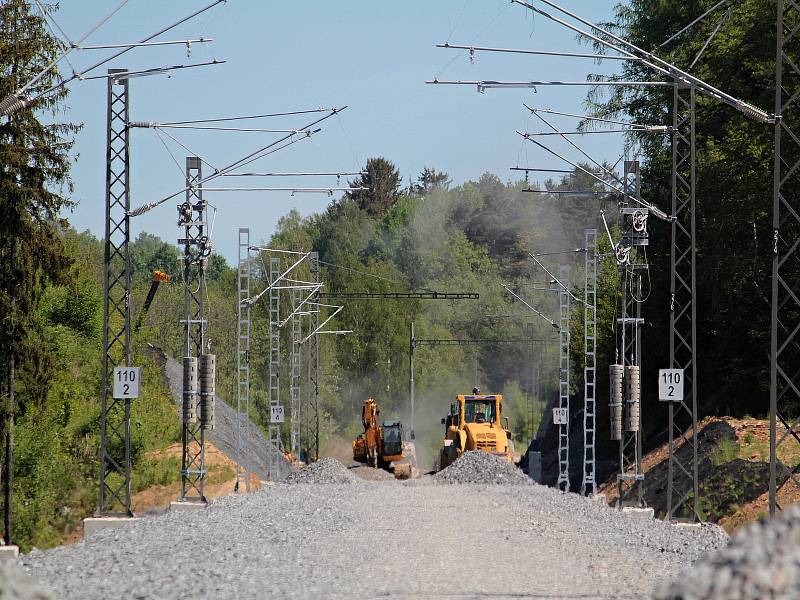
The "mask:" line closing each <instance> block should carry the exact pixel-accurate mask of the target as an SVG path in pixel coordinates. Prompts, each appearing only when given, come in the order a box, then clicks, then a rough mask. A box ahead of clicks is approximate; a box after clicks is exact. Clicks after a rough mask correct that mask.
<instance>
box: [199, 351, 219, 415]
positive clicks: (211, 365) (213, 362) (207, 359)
mask: <svg viewBox="0 0 800 600" xmlns="http://www.w3.org/2000/svg"><path fill="white" fill-rule="evenodd" d="M216 379H217V356H216V354H202V355H200V426H201V427H203V428H205V429H214V397H215V395H216Z"/></svg>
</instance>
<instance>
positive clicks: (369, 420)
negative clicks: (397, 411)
mask: <svg viewBox="0 0 800 600" xmlns="http://www.w3.org/2000/svg"><path fill="white" fill-rule="evenodd" d="M379 414H380V411H379V410H378V405H377V403H376V402H375V400H374V399H373V398H367V399H366V400H365V401H364V408H362V409H361V424H362V425H363V426H364V433H362V434H360V435H359V436H358V437H357V438H356V439H354V440H353V460H355V461H358V462H362V463H367V464H368V465H369V466H371V467H373V468H375V469H377V468H378V457H379V456H380V453H381V445H382V444H381V433H382V432H381V428H380V426H379V425H378V415H379Z"/></svg>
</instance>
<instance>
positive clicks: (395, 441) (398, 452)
mask: <svg viewBox="0 0 800 600" xmlns="http://www.w3.org/2000/svg"><path fill="white" fill-rule="evenodd" d="M402 455H403V424H402V423H401V422H400V421H384V422H383V460H384V461H386V462H391V461H393V460H400V458H402ZM398 456H399V457H400V458H395V457H398Z"/></svg>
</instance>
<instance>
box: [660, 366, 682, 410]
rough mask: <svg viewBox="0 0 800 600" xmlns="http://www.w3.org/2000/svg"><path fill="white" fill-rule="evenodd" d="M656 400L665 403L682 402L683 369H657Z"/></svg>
mask: <svg viewBox="0 0 800 600" xmlns="http://www.w3.org/2000/svg"><path fill="white" fill-rule="evenodd" d="M658 399H659V400H663V401H665V402H681V401H683V369H659V371H658Z"/></svg>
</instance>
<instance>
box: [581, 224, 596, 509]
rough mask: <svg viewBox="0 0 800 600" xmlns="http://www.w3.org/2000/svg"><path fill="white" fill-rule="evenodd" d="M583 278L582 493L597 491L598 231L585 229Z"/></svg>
mask: <svg viewBox="0 0 800 600" xmlns="http://www.w3.org/2000/svg"><path fill="white" fill-rule="evenodd" d="M584 249H585V250H584V254H583V255H584V262H583V265H584V269H583V273H584V279H583V356H584V364H583V481H582V482H581V495H584V496H585V495H586V494H589V495H591V496H594V495H595V493H597V485H596V483H597V482H596V480H595V467H596V463H595V432H596V419H595V415H596V407H597V404H596V392H597V230H596V229H587V230H586V231H585V232H584Z"/></svg>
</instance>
